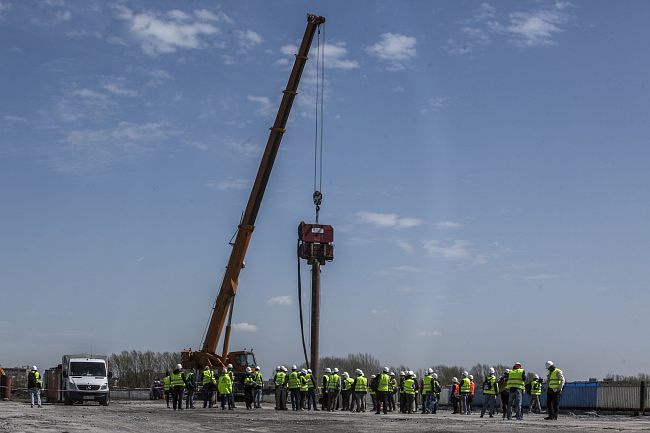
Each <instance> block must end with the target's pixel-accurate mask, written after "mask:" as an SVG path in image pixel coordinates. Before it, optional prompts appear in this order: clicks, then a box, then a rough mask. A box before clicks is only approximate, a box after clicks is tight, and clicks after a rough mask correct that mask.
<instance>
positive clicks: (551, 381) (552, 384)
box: [547, 368, 562, 391]
mask: <svg viewBox="0 0 650 433" xmlns="http://www.w3.org/2000/svg"><path fill="white" fill-rule="evenodd" d="M558 372H559V373H562V370H560V369H559V368H554V369H553V371H551V372H550V373H549V374H548V379H547V381H548V389H552V390H555V388H559V387H560V383H562V382H561V381H560V378H559V377H558ZM560 391H562V390H560Z"/></svg>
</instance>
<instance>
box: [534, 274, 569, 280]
mask: <svg viewBox="0 0 650 433" xmlns="http://www.w3.org/2000/svg"><path fill="white" fill-rule="evenodd" d="M561 277H562V275H559V274H537V275H531V276H529V277H526V279H528V280H555V279H557V278H561Z"/></svg>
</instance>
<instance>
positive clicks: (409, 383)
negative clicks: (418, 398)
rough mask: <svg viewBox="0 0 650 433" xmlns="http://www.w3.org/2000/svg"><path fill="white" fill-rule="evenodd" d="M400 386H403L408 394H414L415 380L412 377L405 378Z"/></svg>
mask: <svg viewBox="0 0 650 433" xmlns="http://www.w3.org/2000/svg"><path fill="white" fill-rule="evenodd" d="M402 386H403V387H404V393H405V394H410V395H412V394H415V381H414V380H413V379H411V378H408V379H406V380H405V381H404V383H403V384H402Z"/></svg>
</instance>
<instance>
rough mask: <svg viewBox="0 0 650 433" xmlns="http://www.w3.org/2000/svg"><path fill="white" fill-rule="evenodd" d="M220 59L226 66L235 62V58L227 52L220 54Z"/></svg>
mask: <svg viewBox="0 0 650 433" xmlns="http://www.w3.org/2000/svg"><path fill="white" fill-rule="evenodd" d="M221 59H222V60H223V64H224V65H226V66H232V65H234V64H235V63H236V62H235V58H234V57H233V56H231V55H229V54H224V55H222V56H221Z"/></svg>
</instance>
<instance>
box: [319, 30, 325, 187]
mask: <svg viewBox="0 0 650 433" xmlns="http://www.w3.org/2000/svg"><path fill="white" fill-rule="evenodd" d="M326 46H327V44H326V43H325V26H323V52H322V54H321V55H322V56H323V58H322V59H321V63H320V67H321V77H320V85H321V91H320V179H319V185H318V190H319V191H320V192H321V193H322V192H323V130H324V129H325V128H324V113H325V110H324V107H323V106H324V103H325V102H324V101H325V47H326ZM317 66H318V65H317ZM317 85H318V83H317ZM317 93H318V92H317Z"/></svg>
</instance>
